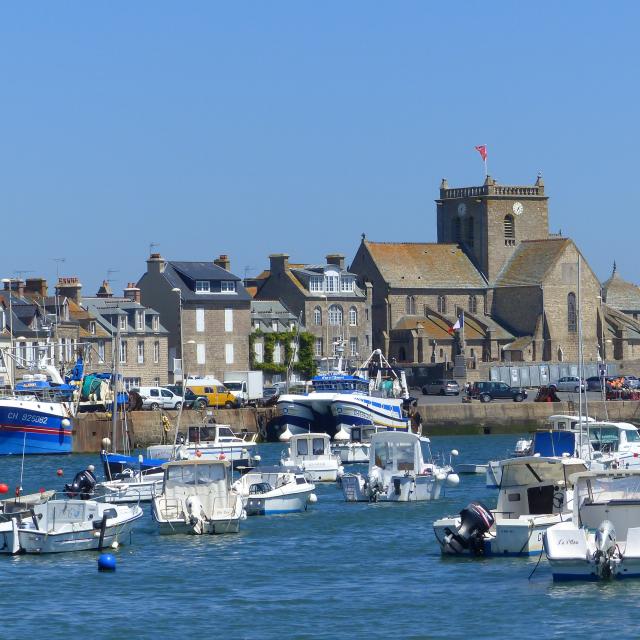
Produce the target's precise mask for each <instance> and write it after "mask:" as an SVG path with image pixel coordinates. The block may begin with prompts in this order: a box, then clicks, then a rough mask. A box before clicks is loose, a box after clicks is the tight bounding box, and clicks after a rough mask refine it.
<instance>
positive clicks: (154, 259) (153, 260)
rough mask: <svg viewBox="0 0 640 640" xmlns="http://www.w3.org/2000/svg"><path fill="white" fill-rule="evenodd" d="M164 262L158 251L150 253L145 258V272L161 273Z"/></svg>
mask: <svg viewBox="0 0 640 640" xmlns="http://www.w3.org/2000/svg"><path fill="white" fill-rule="evenodd" d="M165 266H166V262H165V261H164V258H163V257H162V256H161V255H160V254H159V253H152V254H151V255H150V256H149V259H148V260H147V273H163V272H164V268H165Z"/></svg>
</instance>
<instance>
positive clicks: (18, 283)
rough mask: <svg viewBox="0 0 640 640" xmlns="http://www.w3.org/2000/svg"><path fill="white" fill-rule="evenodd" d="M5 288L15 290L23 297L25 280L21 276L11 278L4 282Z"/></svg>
mask: <svg viewBox="0 0 640 640" xmlns="http://www.w3.org/2000/svg"><path fill="white" fill-rule="evenodd" d="M4 290H5V291H13V293H15V294H16V295H18V296H20V297H21V298H22V296H24V280H22V279H21V278H9V279H7V281H6V282H5V283H4Z"/></svg>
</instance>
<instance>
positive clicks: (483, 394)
mask: <svg viewBox="0 0 640 640" xmlns="http://www.w3.org/2000/svg"><path fill="white" fill-rule="evenodd" d="M471 397H472V398H477V399H478V400H480V402H491V400H495V399H497V398H507V399H509V400H513V401H514V402H522V401H523V400H524V399H525V398H526V397H527V392H526V390H525V389H523V388H522V387H510V386H509V385H508V384H506V383H504V382H489V381H487V382H474V383H473V386H472V387H471Z"/></svg>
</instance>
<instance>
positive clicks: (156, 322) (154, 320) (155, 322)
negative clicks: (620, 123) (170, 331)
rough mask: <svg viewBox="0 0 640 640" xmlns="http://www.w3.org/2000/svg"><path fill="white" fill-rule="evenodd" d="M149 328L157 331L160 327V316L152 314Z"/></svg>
mask: <svg viewBox="0 0 640 640" xmlns="http://www.w3.org/2000/svg"><path fill="white" fill-rule="evenodd" d="M151 328H152V329H153V331H158V330H159V329H160V318H159V317H158V316H152V318H151Z"/></svg>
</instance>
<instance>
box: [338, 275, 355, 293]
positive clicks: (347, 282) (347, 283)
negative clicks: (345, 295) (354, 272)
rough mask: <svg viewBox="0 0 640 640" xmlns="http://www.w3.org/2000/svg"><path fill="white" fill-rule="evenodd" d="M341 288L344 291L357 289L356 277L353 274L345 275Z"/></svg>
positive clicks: (341, 280) (341, 281)
mask: <svg viewBox="0 0 640 640" xmlns="http://www.w3.org/2000/svg"><path fill="white" fill-rule="evenodd" d="M340 289H341V290H342V291H347V292H349V291H354V290H355V284H354V278H353V276H345V277H343V278H341V279H340Z"/></svg>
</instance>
